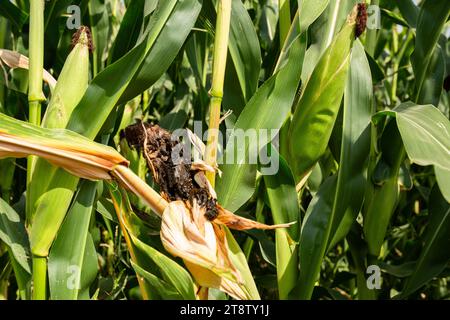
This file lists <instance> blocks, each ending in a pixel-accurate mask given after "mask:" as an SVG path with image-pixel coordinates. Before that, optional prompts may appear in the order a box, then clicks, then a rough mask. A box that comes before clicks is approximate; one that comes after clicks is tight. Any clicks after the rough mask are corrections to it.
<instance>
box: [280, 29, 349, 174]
mask: <svg viewBox="0 0 450 320" xmlns="http://www.w3.org/2000/svg"><path fill="white" fill-rule="evenodd" d="M353 39H354V22H351V23H347V24H346V25H345V26H344V28H343V29H342V31H341V32H340V33H339V34H338V35H337V36H336V38H335V39H334V41H333V42H332V44H331V45H330V47H329V48H328V49H327V50H326V52H325V53H324V55H323V56H322V58H321V59H320V61H319V62H318V64H317V66H316V68H315V69H314V71H313V73H312V75H311V77H310V79H309V80H308V82H307V83H306V86H305V88H304V90H303V93H302V96H301V97H300V100H299V102H298V104H297V106H296V108H295V112H294V115H293V118H292V122H291V125H290V127H289V132H288V135H287V139H288V141H289V150H288V161H289V164H290V166H291V169H292V171H293V172H294V177H295V179H296V181H297V182H298V181H300V180H301V179H302V178H303V177H304V176H305V175H306V174H307V173H308V172H309V171H310V170H311V169H312V167H313V166H314V164H315V163H316V162H317V161H318V160H319V158H320V157H321V156H322V155H323V153H324V152H325V150H326V148H327V145H328V140H329V139H330V136H331V132H332V130H333V126H334V122H335V120H336V117H337V114H338V112H339V108H340V105H341V99H342V95H343V93H344V89H345V82H346V79H347V70H348V65H349V61H350V49H351V46H352V43H353Z"/></svg>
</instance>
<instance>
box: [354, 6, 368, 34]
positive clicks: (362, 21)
mask: <svg viewBox="0 0 450 320" xmlns="http://www.w3.org/2000/svg"><path fill="white" fill-rule="evenodd" d="M366 26H367V4H366V3H358V14H357V16H356V26H355V38H359V37H360V36H361V35H362V34H363V32H364V31H365V30H366Z"/></svg>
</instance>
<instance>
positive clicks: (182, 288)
mask: <svg viewBox="0 0 450 320" xmlns="http://www.w3.org/2000/svg"><path fill="white" fill-rule="evenodd" d="M108 188H109V191H110V194H111V197H112V200H113V202H114V206H115V208H116V213H117V214H118V215H119V220H120V221H121V225H123V227H124V228H125V230H123V231H124V232H127V234H128V236H129V240H128V243H127V245H129V246H131V248H130V247H129V248H128V249H129V250H130V255H131V260H132V261H133V262H134V264H135V266H137V268H135V270H136V272H137V273H138V274H140V275H141V276H142V277H144V278H146V279H147V283H146V284H147V285H149V286H150V288H152V287H153V288H156V290H162V289H164V292H162V296H165V295H173V294H174V293H173V292H174V291H175V292H176V294H177V295H179V298H183V299H188V300H193V299H195V292H194V283H193V281H192V278H191V276H190V274H189V273H188V272H187V271H186V270H185V269H184V268H183V267H181V266H180V265H179V264H178V263H177V262H175V261H174V260H172V259H171V258H169V257H168V256H166V255H165V254H163V253H162V252H161V251H163V249H162V246H161V247H160V248H157V249H158V250H157V249H155V248H153V247H152V246H151V245H149V244H150V242H149V240H150V239H149V238H148V236H147V235H146V233H148V232H146V227H145V226H144V225H143V224H142V222H141V221H140V220H139V218H137V217H136V216H135V214H134V213H133V211H132V209H131V205H130V202H129V200H128V196H127V194H126V192H125V191H123V190H120V189H117V187H114V186H112V185H108ZM144 240H146V242H144ZM147 242H148V243H147ZM149 263H150V264H149ZM152 266H154V268H156V270H158V273H159V276H157V275H155V274H154V271H153V270H154V269H153V268H152V269H150V268H151V267H152ZM151 270H152V271H153V272H151ZM142 271H145V272H147V273H145V272H142ZM150 274H151V275H150ZM152 275H153V276H152ZM155 286H156V287H155ZM150 288H147V286H144V288H143V289H144V290H146V291H147V295H148V296H151V295H152V293H151V292H150Z"/></svg>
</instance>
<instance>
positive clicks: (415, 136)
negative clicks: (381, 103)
mask: <svg viewBox="0 0 450 320" xmlns="http://www.w3.org/2000/svg"><path fill="white" fill-rule="evenodd" d="M393 112H394V114H395V117H396V120H397V126H398V130H399V132H400V134H401V136H402V140H403V143H404V145H405V149H406V152H407V154H408V157H409V158H410V159H411V161H412V162H414V163H417V164H419V165H421V166H428V165H434V166H437V167H440V168H442V169H445V170H449V169H450V121H449V120H448V119H447V118H446V117H445V116H444V115H443V114H442V113H441V112H440V111H439V110H438V109H437V108H435V107H433V106H432V105H417V104H414V103H412V102H406V103H403V104H401V105H400V106H398V107H397V108H395V109H394V110H393Z"/></svg>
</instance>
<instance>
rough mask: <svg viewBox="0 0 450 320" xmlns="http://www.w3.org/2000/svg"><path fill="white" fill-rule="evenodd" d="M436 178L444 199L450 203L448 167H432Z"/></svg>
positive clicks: (449, 174)
mask: <svg viewBox="0 0 450 320" xmlns="http://www.w3.org/2000/svg"><path fill="white" fill-rule="evenodd" d="M434 172H435V174H436V180H437V183H438V186H439V189H441V192H442V195H443V196H444V198H445V200H447V202H449V203H450V169H442V168H441V167H436V166H435V167H434Z"/></svg>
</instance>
